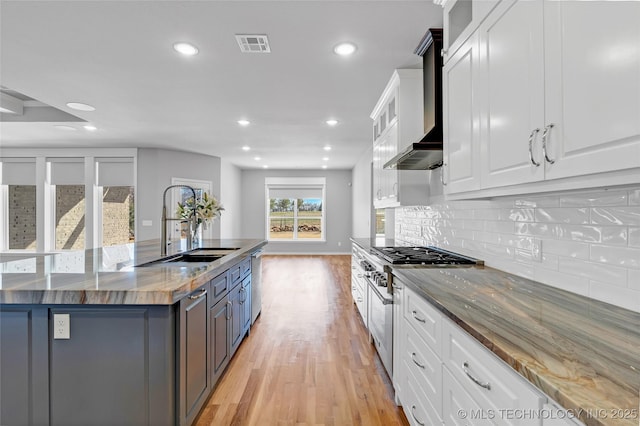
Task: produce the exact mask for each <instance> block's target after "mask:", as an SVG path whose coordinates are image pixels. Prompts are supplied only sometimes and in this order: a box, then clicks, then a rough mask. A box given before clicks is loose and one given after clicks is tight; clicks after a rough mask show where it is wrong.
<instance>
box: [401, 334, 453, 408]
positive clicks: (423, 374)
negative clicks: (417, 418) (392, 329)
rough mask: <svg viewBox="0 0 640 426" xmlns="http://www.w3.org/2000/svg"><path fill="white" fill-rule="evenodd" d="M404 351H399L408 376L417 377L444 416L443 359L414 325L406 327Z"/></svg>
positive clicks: (417, 382)
mask: <svg viewBox="0 0 640 426" xmlns="http://www.w3.org/2000/svg"><path fill="white" fill-rule="evenodd" d="M403 332H404V342H403V343H404V344H403V348H404V351H403V352H402V353H399V354H398V356H402V358H403V362H404V368H405V370H406V374H407V376H408V377H410V376H412V375H413V376H414V378H415V379H417V381H416V384H415V385H414V387H417V388H419V389H420V391H421V392H422V393H424V395H425V396H426V397H427V400H429V401H430V402H431V404H432V405H433V407H434V408H435V411H436V412H437V414H438V417H442V361H440V358H438V357H437V356H436V354H434V353H433V351H432V350H431V349H429V347H428V346H427V344H426V343H425V342H424V340H422V338H420V336H418V333H417V332H416V331H415V330H414V328H413V327H404V330H403Z"/></svg>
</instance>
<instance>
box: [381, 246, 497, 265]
mask: <svg viewBox="0 0 640 426" xmlns="http://www.w3.org/2000/svg"><path fill="white" fill-rule="evenodd" d="M371 252H372V254H374V255H376V256H378V257H380V258H382V259H384V260H386V261H387V262H389V263H392V264H417V265H419V264H423V265H483V264H484V262H483V261H482V260H478V259H474V258H472V257H467V256H463V255H460V254H457V253H453V252H450V251H447V250H443V249H440V248H437V247H430V246H428V247H371Z"/></svg>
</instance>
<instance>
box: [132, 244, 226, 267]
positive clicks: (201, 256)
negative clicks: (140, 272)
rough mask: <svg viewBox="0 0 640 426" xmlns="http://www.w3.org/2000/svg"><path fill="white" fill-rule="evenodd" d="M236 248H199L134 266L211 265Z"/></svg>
mask: <svg viewBox="0 0 640 426" xmlns="http://www.w3.org/2000/svg"><path fill="white" fill-rule="evenodd" d="M236 250H238V249H237V248H199V249H195V250H191V251H189V252H186V253H178V254H174V255H172V256H168V257H163V258H161V259H156V260H152V261H150V262H146V263H142V264H140V265H136V268H140V267H146V266H156V265H172V264H180V263H211V262H213V261H215V260H218V259H220V258H221V257H224V256H226V255H228V254H231V253H232V252H234V251H236Z"/></svg>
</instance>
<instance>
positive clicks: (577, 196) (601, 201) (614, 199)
mask: <svg viewBox="0 0 640 426" xmlns="http://www.w3.org/2000/svg"><path fill="white" fill-rule="evenodd" d="M628 198H629V195H628V192H627V191H625V190H614V191H606V190H604V191H598V192H591V193H580V192H577V193H574V194H568V195H561V196H560V206H561V207H590V206H626V205H627V201H628Z"/></svg>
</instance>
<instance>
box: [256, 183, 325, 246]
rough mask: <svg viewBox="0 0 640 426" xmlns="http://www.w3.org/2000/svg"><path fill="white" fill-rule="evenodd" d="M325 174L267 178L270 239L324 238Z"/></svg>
mask: <svg viewBox="0 0 640 426" xmlns="http://www.w3.org/2000/svg"><path fill="white" fill-rule="evenodd" d="M324 182H325V179H324V178H267V180H266V187H267V201H268V208H267V228H268V229H267V239H268V240H270V241H324V240H325V232H326V230H325V220H324V217H325V216H324V189H325V184H324Z"/></svg>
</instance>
